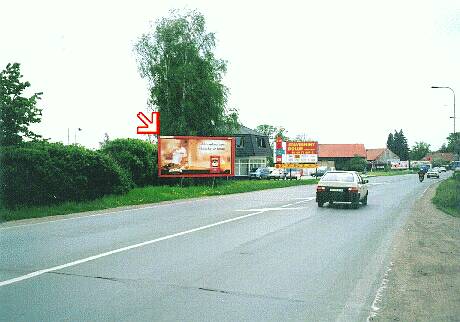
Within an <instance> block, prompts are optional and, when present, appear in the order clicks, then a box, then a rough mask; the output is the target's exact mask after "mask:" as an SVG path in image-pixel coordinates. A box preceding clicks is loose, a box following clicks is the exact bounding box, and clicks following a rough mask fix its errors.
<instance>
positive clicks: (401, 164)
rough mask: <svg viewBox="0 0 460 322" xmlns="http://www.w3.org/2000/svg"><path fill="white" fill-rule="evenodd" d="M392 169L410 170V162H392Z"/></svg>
mask: <svg viewBox="0 0 460 322" xmlns="http://www.w3.org/2000/svg"><path fill="white" fill-rule="evenodd" d="M390 164H391V169H393V170H396V169H409V161H391V162H390Z"/></svg>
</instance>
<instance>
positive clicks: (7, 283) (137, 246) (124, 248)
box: [0, 211, 263, 287]
mask: <svg viewBox="0 0 460 322" xmlns="http://www.w3.org/2000/svg"><path fill="white" fill-rule="evenodd" d="M261 213H263V211H258V212H254V213H250V214H247V215H243V216H239V217H235V218H231V219H227V220H223V221H219V222H216V223H214V224H209V225H206V226H201V227H197V228H193V229H189V230H185V231H182V232H180V233H176V234H172V235H167V236H164V237H160V238H156V239H152V240H147V241H145V242H142V243H138V244H134V245H130V246H126V247H122V248H118V249H114V250H111V251H108V252H105V253H101V254H97V255H93V256H89V257H86V258H82V259H79V260H76V261H73V262H69V263H66V264H62V265H58V266H54V267H50V268H45V269H41V270H38V271H35V272H32V273H29V274H26V275H22V276H19V277H15V278H12V279H9V280H5V281H1V282H0V287H2V286H5V285H9V284H13V283H17V282H20V281H23V280H27V279H30V278H33V277H37V276H40V275H43V274H45V273H49V272H53V271H57V270H61V269H63V268H67V267H71V266H76V265H79V264H83V263H86V262H90V261H93V260H96V259H99V258H102V257H106V256H110V255H113V254H117V253H121V252H125V251H128V250H131V249H134V248H139V247H143V246H146V245H150V244H154V243H158V242H160V241H163V240H167V239H171V238H174V237H179V236H183V235H188V234H191V233H194V232H197V231H200V230H205V229H209V228H212V227H216V226H220V225H223V224H227V223H230V222H233V221H237V220H241V219H244V218H248V217H252V216H256V215H259V214H261Z"/></svg>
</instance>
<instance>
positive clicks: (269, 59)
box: [0, 0, 460, 149]
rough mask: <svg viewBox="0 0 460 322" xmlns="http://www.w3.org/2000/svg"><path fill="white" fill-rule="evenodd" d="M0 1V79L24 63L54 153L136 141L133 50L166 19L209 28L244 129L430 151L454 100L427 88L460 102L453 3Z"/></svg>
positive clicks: (441, 136) (142, 98) (459, 42)
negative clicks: (195, 13) (184, 14)
mask: <svg viewBox="0 0 460 322" xmlns="http://www.w3.org/2000/svg"><path fill="white" fill-rule="evenodd" d="M0 1H1V6H0V7H1V11H0V39H1V48H0V67H1V68H2V69H3V68H4V67H5V66H6V64H7V63H9V62H19V63H21V66H22V74H23V75H24V80H28V81H30V82H31V84H32V90H33V91H42V92H43V93H44V94H43V99H42V101H40V106H41V107H43V118H42V123H41V124H40V125H39V126H35V127H34V129H36V130H37V132H39V133H40V134H42V135H43V136H45V137H49V138H51V140H52V141H62V142H64V143H67V130H68V129H70V141H71V142H73V140H74V132H75V129H76V128H82V131H81V132H78V134H77V141H78V143H80V144H83V145H85V146H87V147H90V148H97V147H98V145H99V144H98V142H99V141H101V140H102V138H103V136H104V133H105V132H107V133H108V134H109V136H110V138H117V137H138V136H137V135H136V127H137V126H138V125H140V124H139V123H140V122H139V121H138V119H137V118H136V114H137V112H139V111H146V110H147V99H148V91H147V83H146V81H145V80H144V79H142V78H141V77H140V76H139V73H138V71H137V65H136V57H135V53H134V52H133V46H134V44H135V42H136V40H137V38H138V37H139V36H140V35H141V34H142V33H145V32H148V31H149V30H151V26H152V23H154V22H155V21H156V20H157V19H158V18H160V17H163V16H167V15H168V11H169V10H170V9H173V8H188V9H198V10H199V11H200V12H202V13H203V14H204V16H205V18H206V22H207V27H208V31H211V32H214V33H215V34H216V37H217V40H218V44H217V48H216V54H217V56H218V57H219V58H222V59H225V60H227V61H228V73H227V75H226V77H225V84H226V85H227V86H228V87H229V89H230V97H229V102H228V106H229V107H236V108H238V109H239V113H240V119H241V121H242V123H243V124H245V125H246V126H248V127H252V128H254V127H256V126H257V125H259V124H264V123H265V124H271V125H281V126H284V127H285V128H286V129H287V130H288V135H289V136H295V135H297V134H300V133H306V134H307V135H308V136H309V137H310V138H312V139H316V140H318V141H319V142H320V143H364V144H365V146H366V147H367V148H375V147H384V146H385V143H386V139H387V136H388V133H389V132H392V131H393V130H394V129H398V130H399V129H403V131H404V133H405V134H406V137H407V138H408V140H409V144H410V145H412V144H414V142H415V141H425V142H428V143H430V144H431V146H432V148H434V149H437V148H439V147H440V145H441V144H442V143H443V142H445V138H446V136H447V135H448V133H449V132H452V131H453V120H452V119H449V117H450V116H452V114H453V95H452V93H451V92H450V91H449V90H443V89H431V88H430V87H431V86H432V85H436V86H450V87H452V88H454V90H457V94H459V95H460V60H459V59H460V1H444V0H433V1H423V0H417V1H401V0H397V1H388V0H387V1H370V0H363V1H354V0H348V1H341V0H337V1H282V2H281V1H276V2H270V1H225V2H223V1H193V0H189V1H159V0H150V1H50V0H46V1H45V0H41V1H32V0H31V1H20V0H15V1H6V0H0ZM457 114H460V111H458V113H457ZM457 118H458V117H457ZM459 130H460V122H457V131H459Z"/></svg>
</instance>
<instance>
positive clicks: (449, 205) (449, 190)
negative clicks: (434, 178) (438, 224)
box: [432, 173, 460, 217]
mask: <svg viewBox="0 0 460 322" xmlns="http://www.w3.org/2000/svg"><path fill="white" fill-rule="evenodd" d="M432 202H433V203H434V204H435V206H436V207H437V208H438V209H440V210H442V211H444V212H445V213H447V214H449V215H451V216H454V217H460V173H456V174H455V175H453V176H452V177H450V178H449V179H446V180H444V181H443V182H441V183H440V184H439V186H438V187H437V188H436V193H435V195H434V197H433V199H432Z"/></svg>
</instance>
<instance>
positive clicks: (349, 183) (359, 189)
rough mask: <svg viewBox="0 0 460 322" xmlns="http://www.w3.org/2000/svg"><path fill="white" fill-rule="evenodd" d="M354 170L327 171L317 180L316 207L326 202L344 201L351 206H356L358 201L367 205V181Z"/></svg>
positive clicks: (330, 203)
mask: <svg viewBox="0 0 460 322" xmlns="http://www.w3.org/2000/svg"><path fill="white" fill-rule="evenodd" d="M368 182H369V181H368V180H365V179H363V178H362V177H361V176H360V175H359V174H358V173H357V172H355V171H328V172H327V173H326V174H325V175H324V176H323V177H322V178H321V180H319V182H318V186H317V187H316V202H317V203H318V207H323V205H324V204H325V203H326V202H328V203H329V205H332V204H333V203H334V202H341V203H342V202H345V203H349V204H351V206H352V207H353V208H358V207H359V203H360V202H361V203H362V204H363V205H367V196H368V194H369V192H368V190H367V185H366V184H367V183H368Z"/></svg>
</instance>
